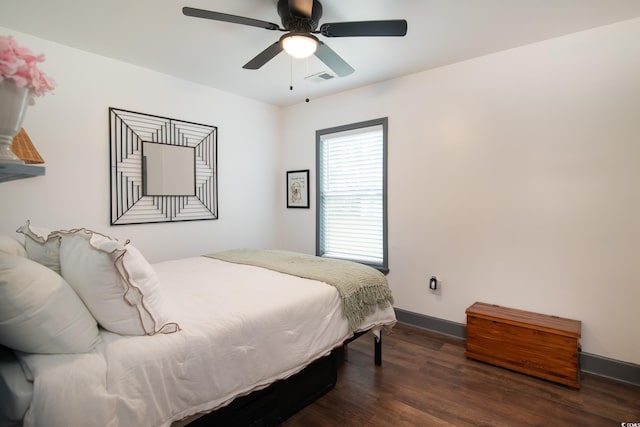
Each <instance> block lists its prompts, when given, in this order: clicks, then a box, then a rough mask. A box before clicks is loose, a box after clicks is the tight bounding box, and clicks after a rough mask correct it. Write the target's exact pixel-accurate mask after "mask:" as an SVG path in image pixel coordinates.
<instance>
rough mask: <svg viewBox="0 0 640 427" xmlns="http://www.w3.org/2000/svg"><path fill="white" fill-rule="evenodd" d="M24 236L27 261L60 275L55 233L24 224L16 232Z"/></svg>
mask: <svg viewBox="0 0 640 427" xmlns="http://www.w3.org/2000/svg"><path fill="white" fill-rule="evenodd" d="M16 232H18V233H22V234H24V235H25V239H24V244H25V248H26V250H27V256H28V257H29V259H31V260H33V261H35V262H37V263H39V264H42V265H44V266H46V267H49V268H50V269H52V270H53V271H55V272H56V273H58V274H60V236H58V235H57V234H56V233H55V232H53V231H51V230H49V229H46V228H42V227H35V226H33V225H31V222H30V221H29V220H27V222H26V224H25V225H23V226H22V227H20V228H18V229H17V230H16Z"/></svg>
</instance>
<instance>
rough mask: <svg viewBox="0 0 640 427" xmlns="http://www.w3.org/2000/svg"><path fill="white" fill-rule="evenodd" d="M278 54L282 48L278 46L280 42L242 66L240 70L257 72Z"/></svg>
mask: <svg viewBox="0 0 640 427" xmlns="http://www.w3.org/2000/svg"><path fill="white" fill-rule="evenodd" d="M280 52H282V46H281V45H280V41H277V42H275V43H274V44H272V45H271V46H269V47H268V48H266V49H265V50H263V51H262V52H260V53H259V54H258V55H256V57H255V58H253V59H252V60H251V61H249V62H247V63H246V64H244V65H243V66H242V68H244V69H246V70H257V69H258V68H260V67H262V66H263V65H264V64H266V63H267V62H269V61H271V60H272V59H273V58H274V57H275V56H276V55H277V54H279V53H280Z"/></svg>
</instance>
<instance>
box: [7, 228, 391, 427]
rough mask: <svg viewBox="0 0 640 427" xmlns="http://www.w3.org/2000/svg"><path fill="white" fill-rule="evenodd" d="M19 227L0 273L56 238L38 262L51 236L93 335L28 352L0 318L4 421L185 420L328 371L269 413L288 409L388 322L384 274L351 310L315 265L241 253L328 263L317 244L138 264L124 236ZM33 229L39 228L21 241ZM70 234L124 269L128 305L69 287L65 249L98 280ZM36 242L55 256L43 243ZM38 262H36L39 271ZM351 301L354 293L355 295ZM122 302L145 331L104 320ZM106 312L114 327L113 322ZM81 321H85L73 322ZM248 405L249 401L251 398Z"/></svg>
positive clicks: (323, 386)
mask: <svg viewBox="0 0 640 427" xmlns="http://www.w3.org/2000/svg"><path fill="white" fill-rule="evenodd" d="M22 231H23V232H24V233H25V236H27V237H26V238H25V247H26V248H25V254H22V253H8V252H10V251H5V253H4V254H3V255H2V256H1V257H0V258H1V259H2V262H1V263H0V284H9V285H10V284H11V283H12V280H14V279H12V277H18V276H17V275H18V273H12V274H13V276H12V275H11V274H9V276H7V271H9V270H8V269H9V267H11V268H14V266H13V264H12V263H16V264H19V265H23V264H26V263H27V262H26V261H24V260H22V259H21V257H22V258H30V256H29V254H28V253H27V252H29V251H27V249H28V248H29V245H32V246H33V245H34V243H35V244H36V245H39V246H35V247H37V248H39V249H40V250H41V251H42V247H43V245H47V244H51V242H54V245H53V246H54V250H53V252H54V256H53V257H51V258H53V260H54V265H53V267H54V269H52V268H51V266H49V267H43V268H45V269H47V270H50V271H55V267H56V266H55V259H56V249H55V246H56V245H57V246H58V249H57V251H58V254H57V256H58V258H59V259H60V262H61V266H60V275H59V277H60V278H62V279H64V280H63V281H64V282H68V283H69V284H70V286H69V287H70V288H72V289H73V290H74V291H75V294H77V295H78V296H79V297H80V299H82V302H83V303H84V305H86V306H87V308H88V309H89V311H90V313H91V314H92V315H93V316H92V317H93V318H95V319H96V320H95V323H96V324H97V325H98V327H97V331H98V332H97V338H96V339H95V340H94V342H93V344H91V342H92V341H91V340H92V339H94V337H93V336H90V337H89V338H88V340H86V341H87V342H89V347H90V350H88V351H74V352H66V353H64V354H60V353H59V351H58V350H55V351H53V352H51V351H49V352H48V353H42V352H40V353H36V352H28V351H24V348H25V347H21V345H23V344H22V343H21V342H17V343H13V342H12V341H11V340H9V341H7V339H5V338H4V336H5V335H4V334H5V332H6V331H3V330H2V328H1V327H0V340H2V344H4V345H5V347H12V348H13V350H11V349H9V348H3V349H2V351H0V396H2V399H0V400H2V403H0V412H1V415H2V423H0V426H2V425H24V426H39V425H47V426H69V425H87V426H89V425H100V426H124V425H136V426H170V425H172V424H173V423H176V422H181V420H183V421H182V422H181V423H182V424H184V423H185V421H184V420H189V419H190V418H189V417H194V416H198V415H200V414H206V413H211V412H212V413H213V414H214V415H215V414H217V413H224V411H225V410H228V408H232V407H234V405H237V404H238V403H239V402H242V404H243V405H244V404H245V403H244V402H249V404H251V402H252V401H253V402H256V401H258V402H259V399H257V398H254V399H252V396H259V397H260V396H263V395H265V393H266V391H267V390H272V389H274V387H275V390H277V391H278V392H279V393H285V394H287V393H288V396H292V395H296V394H297V393H298V389H297V388H296V387H297V386H296V385H295V384H296V383H295V382H294V385H290V382H291V381H294V380H295V379H296V378H298V381H297V384H307V388H309V387H311V385H310V384H314V381H315V380H317V379H318V378H321V379H322V378H324V377H328V381H329V382H328V383H327V382H319V383H318V384H317V387H316V386H313V388H312V389H310V390H306V391H305V393H306V394H305V395H304V396H303V397H304V399H303V401H301V402H300V403H299V404H297V403H296V405H294V406H289V407H287V408H285V410H284V415H282V414H278V416H279V417H286V416H287V415H289V414H290V412H291V411H292V410H296V409H297V408H299V406H300V405H304V404H306V403H308V402H309V400H312V399H313V398H315V397H317V396H318V395H320V394H321V393H323V392H324V391H326V390H327V388H330V387H331V386H332V382H331V381H335V362H336V361H335V358H336V354H339V353H338V352H339V349H340V348H342V345H343V344H344V343H345V342H347V341H349V340H350V339H353V338H354V337H356V336H358V335H360V334H362V333H365V332H367V333H368V332H372V333H373V336H375V337H376V339H378V338H379V337H380V334H381V333H382V332H383V331H390V329H391V328H392V327H393V325H394V324H395V322H396V318H395V315H394V311H393V307H392V305H391V302H392V299H391V294H390V291H389V290H388V287H386V282H385V284H384V286H383V287H380V286H377V287H376V292H377V293H376V294H375V295H374V299H373V301H374V303H373V305H371V306H370V307H369V309H367V310H365V311H361V312H358V310H357V309H356V310H353V309H350V310H349V313H347V314H345V313H346V312H345V306H346V305H348V304H347V303H346V302H345V301H346V300H347V299H348V298H345V293H344V290H343V289H342V290H341V289H340V288H336V287H335V286H334V285H329V284H328V283H326V282H323V281H321V280H317V278H305V277H299V276H300V275H298V273H296V271H297V270H295V269H296V268H297V266H294V267H293V268H294V273H293V274H292V272H291V271H289V270H287V269H288V268H290V266H289V267H286V268H285V269H284V271H289V272H283V269H282V268H279V267H278V268H275V267H270V266H265V265H263V263H264V260H259V262H254V261H247V259H248V258H247V256H248V255H247V252H250V254H249V255H251V258H252V259H253V258H254V255H255V254H256V253H259V254H267V255H269V257H272V256H273V254H274V253H275V254H276V255H277V257H282V256H287V257H289V256H292V257H294V259H296V260H298V259H300V258H308V259H310V260H311V261H312V263H318V262H319V263H321V265H320V266H321V268H326V264H324V262H325V261H324V260H320V259H319V258H318V257H311V256H309V255H303V254H295V253H289V252H284V251H227V252H223V253H217V254H206V255H207V256H198V257H192V258H186V259H180V260H172V261H165V262H159V263H155V264H152V265H144V263H143V264H142V266H143V267H144V268H142V267H140V266H139V265H138V264H137V263H136V264H134V263H133V261H131V259H128V258H127V256H130V255H132V254H133V255H136V256H137V258H135V259H136V260H137V262H139V261H140V257H141V255H140V254H138V253H137V252H136V250H135V248H134V247H133V246H132V245H131V244H130V243H129V242H124V243H121V242H117V241H116V240H115V239H111V238H109V237H107V236H103V235H100V234H98V233H95V232H90V231H87V230H84V229H77V230H71V231H64V232H50V231H42V230H37V229H35V228H34V227H32V226H30V224H29V223H27V225H26V228H25V227H23V230H22ZM56 233H57V234H56ZM65 233H66V234H65ZM30 235H31V237H29V236H30ZM34 236H35V240H36V241H35V242H31V243H29V242H30V240H33V239H34ZM71 237H74V238H75V243H74V244H75V245H76V246H79V245H84V243H82V242H86V243H87V244H88V246H89V249H87V248H86V247H83V248H82V251H83V252H82V254H85V255H86V253H89V254H90V255H91V256H94V257H95V256H98V255H100V257H102V258H103V259H109V260H111V262H112V263H111V264H112V266H115V268H113V267H112V269H114V270H115V277H118V278H119V279H120V281H121V282H122V279H123V278H124V279H126V280H127V281H128V283H129V288H128V290H127V292H126V293H127V297H126V298H125V300H126V302H127V304H126V306H127V307H119V308H115V309H114V308H113V307H109V310H103V311H104V312H102V313H101V312H100V310H101V309H104V307H102V306H101V305H104V303H103V301H104V300H105V299H108V296H104V295H103V296H101V299H100V300H98V301H97V302H96V301H91V297H92V295H89V296H87V295H86V293H87V290H86V289H84V290H83V289H82V287H81V286H80V287H78V286H74V282H77V281H78V280H79V279H78V277H76V276H78V275H80V276H82V274H80V273H76V274H74V273H73V272H72V271H71V270H72V268H71V267H69V263H70V262H71V261H72V260H73V268H78V267H76V266H75V264H76V263H77V261H76V260H78V259H80V260H81V261H82V262H81V264H82V270H83V271H82V272H81V273H83V274H84V277H83V280H85V281H87V280H89V279H90V281H92V282H95V281H96V280H97V281H98V282H100V279H101V278H100V275H101V274H102V273H100V272H99V273H96V271H100V269H99V268H98V267H96V266H95V265H93V264H92V261H91V260H90V259H88V258H82V257H83V256H84V255H79V254H78V253H77V252H74V251H73V250H71V249H69V247H73V246H74V244H71V243H68V242H71V241H73V240H74V239H71ZM66 242H67V243H66ZM0 243H1V242H0ZM0 246H1V245H0ZM5 246H6V245H5ZM98 248H101V250H98ZM32 249H33V248H32ZM76 249H77V248H76ZM14 252H20V249H19V248H17V249H15V250H14ZM44 252H47V253H48V255H51V252H52V251H51V250H49V251H44ZM239 255H241V256H240V258H242V259H240V258H238V256H239ZM33 257H37V256H36V255H33ZM30 261H32V260H30ZM34 262H35V261H34ZM43 262H44V260H43ZM65 263H66V264H67V265H66V267H65ZM107 264H108V263H107ZM296 264H297V261H296ZM7 265H9V267H8V266H7ZM28 265H29V268H34V266H33V265H31V264H28ZM332 265H334V264H329V266H332ZM358 266H359V267H358V268H359V269H360V268H362V267H361V266H360V264H358ZM38 268H40V267H38ZM367 268H368V267H367ZM330 269H331V270H334V269H333V268H330ZM14 270H15V268H14ZM14 270H11V271H14ZM18 270H20V269H18ZM316 270H317V269H316ZM371 270H373V269H371ZM21 271H22V272H21V273H19V274H20V276H19V277H23V276H24V269H22V270H21ZM38 271H39V273H42V274H44V270H42V269H39V270H38ZM374 271H375V270H374ZM141 272H144V273H145V274H146V275H147V276H149V275H150V276H152V277H154V279H155V282H154V285H155V286H157V287H158V289H160V290H161V292H160V294H161V296H162V298H156V299H153V298H151V296H152V295H150V293H149V292H148V289H146V288H145V286H138V285H140V284H143V285H145V283H144V281H143V280H142V279H141V277H147V276H144V275H142V276H141ZM109 273H112V272H111V271H110V272H109ZM47 274H51V273H49V272H47ZM53 274H56V275H57V273H55V272H54V273H53ZM375 274H378V273H377V271H376V273H375ZM3 277H5V279H3ZM7 277H9V278H8V279H7ZM96 277H97V279H96ZM109 277H111V276H109ZM311 277H314V276H313V275H311ZM382 277H384V276H382ZM2 280H4V283H3V282H1V281H2ZM120 285H122V283H120ZM92 286H93V285H92ZM93 287H95V286H93ZM125 287H126V286H125ZM364 287H367V285H366V284H365V285H364ZM385 287H386V288H385ZM121 288H122V286H121ZM147 288H148V286H147ZM357 288H358V289H360V288H362V286H360V285H359V286H358V287H357ZM63 289H66V288H64V287H63ZM141 289H142V290H141ZM150 289H151V288H150ZM158 289H156V290H158ZM380 290H382V293H383V295H381V294H380ZM134 291H135V292H134ZM67 292H68V290H67ZM91 292H94V291H93V289H91ZM350 292H351V291H350ZM358 292H359V291H358ZM356 293H357V292H356ZM130 294H135V295H134V296H131V295H130ZM65 298H68V295H67V296H66V297H65ZM127 298H128V299H127ZM50 299H51V298H48V300H50ZM120 299H122V297H121V298H120ZM355 300H363V297H362V295H360V296H357V298H355ZM118 303H121V301H120V300H119V301H118ZM95 304H98V306H97V307H94V305H95ZM136 304H138V305H136ZM356 305H357V304H356ZM140 307H142V308H140ZM125 308H126V309H131V313H134V315H132V316H129V317H130V318H131V317H132V318H133V319H134V320H137V322H138V325H137V326H138V327H139V325H142V328H143V331H142V333H139V332H138V333H129V332H127V331H128V329H127V328H130V327H133V326H136V325H133V324H132V325H125V324H122V325H121V324H120V323H116V324H115V326H114V325H112V324H110V323H109V322H110V321H113V319H106V320H102V317H101V316H110V315H112V314H113V312H114V311H115V312H117V311H118V310H120V309H122V310H123V312H124V309H125ZM150 314H153V315H150ZM136 316H137V319H136ZM116 320H117V321H120V320H119V319H116ZM1 323H2V321H1V319H0V324H1ZM41 323H42V322H41ZM45 323H46V322H45ZM104 325H109V328H110V329H115V330H118V328H120V327H122V328H123V329H122V330H120V332H113V330H108V329H107V328H105V327H104ZM145 328H146V329H145ZM14 329H15V327H14ZM86 330H88V329H87V328H86V327H85V328H84V329H81V334H86ZM123 332H127V333H123ZM134 332H135V331H134ZM78 335H79V334H78V333H75V336H78ZM10 338H11V337H10ZM15 339H17V340H18V341H19V340H20V339H23V337H18V338H15ZM378 342H379V341H378ZM7 344H9V345H7ZM72 344H73V345H76V343H75V342H74V343H72ZM16 347H18V349H17V350H16ZM20 348H22V350H20ZM376 359H379V353H378V356H377V357H376ZM378 362H379V360H378ZM313 372H317V374H314V373H313ZM305 375H306V376H305ZM332 376H333V378H331V377H332ZM269 396H271V395H269ZM269 402H272V401H270V400H268V399H267V400H264V399H263V402H262V403H260V404H258V405H257V406H256V405H254V406H253V407H252V409H251V411H256V417H261V416H262V414H260V405H262V406H266V407H269V406H273V405H272V404H271V403H269ZM244 408H245V409H244V411H245V413H246V412H247V411H246V408H247V407H244ZM256 408H257V409H256ZM267 409H269V408H267ZM271 409H272V408H271ZM209 417H210V415H209ZM202 419H203V420H204V419H207V418H202ZM209 419H210V418H209ZM246 422H247V424H250V423H252V422H254V420H246ZM196 423H197V421H196ZM196 423H194V425H195V424H196Z"/></svg>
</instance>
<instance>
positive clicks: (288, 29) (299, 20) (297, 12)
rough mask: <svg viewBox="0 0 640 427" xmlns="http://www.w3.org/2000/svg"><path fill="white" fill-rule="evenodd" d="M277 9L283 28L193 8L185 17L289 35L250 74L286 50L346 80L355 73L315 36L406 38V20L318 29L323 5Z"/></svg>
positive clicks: (299, 1) (253, 63)
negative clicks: (319, 63) (321, 64)
mask: <svg viewBox="0 0 640 427" xmlns="http://www.w3.org/2000/svg"><path fill="white" fill-rule="evenodd" d="M277 7H278V15H280V18H281V20H282V27H283V28H281V27H280V26H279V25H278V24H274V23H272V22H267V21H261V20H259V19H252V18H246V17H243V16H236V15H229V14H227V13H220V12H213V11H209V10H203V9H195V8H192V7H183V8H182V13H183V14H185V15H186V16H192V17H196V18H204V19H213V20H215V21H224V22H231V23H234V24H241V25H249V26H252V27H258V28H264V29H266V30H272V31H282V32H285V33H286V34H284V35H283V36H282V37H280V40H278V41H276V42H275V43H273V44H272V45H270V46H269V47H267V48H266V49H265V50H263V51H262V52H260V53H259V54H258V55H257V56H256V57H255V58H253V59H252V60H250V61H249V62H247V63H246V64H245V65H244V66H243V67H242V68H245V69H248V70H257V69H259V68H260V67H262V66H263V65H264V64H266V63H267V62H269V61H270V60H271V59H273V58H274V57H275V56H276V55H278V54H279V53H280V52H282V51H283V50H284V51H286V52H287V53H289V54H290V55H291V56H293V57H296V58H306V57H308V56H311V55H314V54H315V56H316V57H317V58H318V59H320V60H321V61H322V62H324V63H325V64H326V65H327V66H328V67H329V68H331V70H333V72H335V73H336V74H337V75H338V76H340V77H344V76H347V75H349V74H351V73H353V71H354V70H353V68H352V67H351V66H350V65H349V64H347V62H346V61H344V60H343V59H342V58H341V57H340V56H339V55H338V54H337V53H336V52H334V51H333V50H332V49H331V48H330V47H329V46H327V45H326V44H325V43H323V42H322V41H320V40H319V39H318V38H317V37H316V36H314V34H320V35H322V36H324V37H375V36H384V37H389V36H391V37H402V36H404V35H406V34H407V21H406V20H404V19H396V20H384V21H354V22H336V23H329V24H322V25H321V26H320V28H319V29H318V24H319V21H320V18H321V17H322V4H320V2H319V1H318V0H278V6H277Z"/></svg>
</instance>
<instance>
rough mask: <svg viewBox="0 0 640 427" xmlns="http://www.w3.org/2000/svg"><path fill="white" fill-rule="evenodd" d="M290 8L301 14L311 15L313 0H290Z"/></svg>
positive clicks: (308, 16)
mask: <svg viewBox="0 0 640 427" xmlns="http://www.w3.org/2000/svg"><path fill="white" fill-rule="evenodd" d="M289 9H290V10H291V11H293V12H295V13H296V14H297V15H299V16H306V17H307V18H310V17H311V13H312V12H313V0H289Z"/></svg>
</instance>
